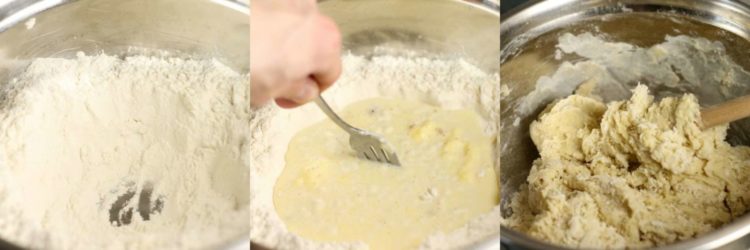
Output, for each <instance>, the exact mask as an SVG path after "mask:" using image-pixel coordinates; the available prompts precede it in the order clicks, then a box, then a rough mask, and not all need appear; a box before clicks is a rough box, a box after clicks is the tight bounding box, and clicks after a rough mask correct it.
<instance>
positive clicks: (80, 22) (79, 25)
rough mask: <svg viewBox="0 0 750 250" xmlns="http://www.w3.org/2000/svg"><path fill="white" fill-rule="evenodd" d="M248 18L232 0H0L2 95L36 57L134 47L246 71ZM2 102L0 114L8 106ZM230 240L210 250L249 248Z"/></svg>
mask: <svg viewBox="0 0 750 250" xmlns="http://www.w3.org/2000/svg"><path fill="white" fill-rule="evenodd" d="M249 12H250V11H249V8H248V6H247V5H246V4H243V3H240V2H238V1H230V0H211V1H209V0H127V1H121V0H78V1H67V0H10V1H0V90H2V89H3V86H4V85H5V84H4V83H6V82H8V80H9V79H10V78H11V77H13V75H14V74H16V73H18V71H20V70H22V69H23V68H24V67H25V66H26V65H27V64H28V62H29V61H30V60H32V59H34V58H37V57H65V58H70V57H74V56H75V54H76V52H78V51H83V52H85V53H86V54H97V53H100V52H105V53H108V54H114V55H127V54H132V53H141V52H142V51H140V52H139V51H133V50H131V49H130V48H131V47H132V46H136V47H140V48H147V49H159V50H166V51H169V52H171V53H172V54H173V55H174V56H189V57H199V58H217V59H219V60H221V61H222V62H223V63H225V64H226V65H228V66H230V67H232V68H233V69H234V70H236V71H238V72H248V71H249V21H250V20H249ZM32 19H33V21H31V20H32ZM32 22H34V23H33V25H32ZM27 24H28V25H27ZM6 91H7V90H6ZM3 98H4V97H3V96H2V95H0V108H2V107H3V106H4V105H8V103H7V99H3ZM248 223H249V222H248ZM228 237H231V236H228ZM233 238H234V240H232V241H231V242H227V243H226V244H225V246H216V248H231V249H248V248H249V240H248V233H243V234H241V235H236V236H235V237H233Z"/></svg>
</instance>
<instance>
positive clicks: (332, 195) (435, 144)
mask: <svg viewBox="0 0 750 250" xmlns="http://www.w3.org/2000/svg"><path fill="white" fill-rule="evenodd" d="M339 114H340V115H341V116H342V118H343V119H344V120H346V121H347V122H349V123H350V124H351V125H353V126H355V127H359V128H362V129H365V130H369V131H372V132H376V133H378V134H380V135H382V136H384V137H385V138H386V140H387V141H388V142H390V143H391V145H392V146H393V147H394V149H395V150H396V152H397V154H398V157H399V160H400V161H401V166H400V167H397V166H392V165H388V164H383V163H378V162H371V161H367V160H363V159H360V158H357V157H356V156H355V153H354V151H353V150H352V149H351V148H350V147H349V135H348V134H347V133H346V132H344V131H343V130H342V129H341V128H339V127H337V126H336V125H335V124H334V123H333V122H331V121H330V120H325V121H322V122H320V123H317V124H315V125H313V126H311V127H308V128H306V129H303V130H301V131H300V132H299V133H297V134H296V135H295V136H294V138H293V139H292V141H291V143H290V144H289V148H288V151H287V154H286V167H285V168H284V170H283V173H282V174H281V176H280V177H279V179H278V181H277V183H276V186H275V190H274V205H275V207H276V210H277V212H278V214H279V216H280V217H281V219H282V220H283V221H284V222H285V224H286V226H287V227H288V229H289V230H290V231H292V232H294V233H296V234H298V235H300V236H302V237H305V238H308V239H312V240H317V241H321V242H357V241H359V242H364V243H366V244H367V245H369V247H370V249H416V248H418V247H419V245H420V244H421V243H422V241H423V240H425V239H426V238H427V237H428V236H430V235H432V234H435V233H439V232H444V233H449V232H450V231H452V230H455V229H457V228H459V227H461V226H463V225H464V224H465V223H467V222H468V221H469V220H471V219H473V218H475V217H477V216H479V215H481V214H484V213H488V212H490V210H492V208H493V207H495V206H497V204H498V202H499V188H498V183H497V177H496V173H495V171H494V168H493V160H492V155H493V154H492V150H493V145H494V139H495V138H494V136H490V135H486V134H484V133H483V130H482V127H481V122H480V117H479V115H477V114H476V113H475V112H473V111H471V110H441V109H439V108H437V107H434V106H430V105H427V104H424V103H420V102H414V101H404V100H397V99H386V98H376V99H369V100H365V101H361V102H357V103H354V104H351V105H350V106H348V107H347V108H345V109H344V110H343V111H340V112H339Z"/></svg>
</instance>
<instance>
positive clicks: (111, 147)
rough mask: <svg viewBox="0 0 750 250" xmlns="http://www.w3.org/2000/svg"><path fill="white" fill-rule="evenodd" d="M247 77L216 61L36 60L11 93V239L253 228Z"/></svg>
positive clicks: (134, 244)
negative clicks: (248, 156) (250, 215)
mask: <svg viewBox="0 0 750 250" xmlns="http://www.w3.org/2000/svg"><path fill="white" fill-rule="evenodd" d="M247 83H248V77H247V76H246V75H241V74H238V73H236V72H234V71H232V70H231V69H229V68H228V67H226V66H224V65H222V64H220V63H218V62H217V61H214V60H186V59H176V58H168V59H162V58H154V57H143V56H134V57H127V58H117V57H112V56H107V55H99V56H85V55H82V54H79V55H78V57H77V58H75V59H56V58H46V59H36V60H34V61H33V62H32V63H31V64H30V66H28V68H27V69H26V70H25V71H24V72H23V73H22V74H20V75H19V76H18V77H17V78H15V79H13V80H12V81H11V82H9V83H5V84H6V85H5V86H3V89H5V90H6V91H5V92H4V93H3V94H2V96H0V100H2V102H0V103H3V105H2V106H0V237H1V238H3V239H6V240H9V241H11V242H13V243H16V244H19V245H22V246H26V247H31V248H44V249H50V248H52V249H126V248H127V249H187V248H196V247H211V246H217V245H219V244H222V243H224V242H227V241H229V240H232V239H239V238H241V237H243V236H244V237H246V235H247V234H246V233H247V232H248V231H249V229H248V227H249V225H248V223H247V221H248V220H249V218H248V216H249V212H248V209H249V206H248V203H249V200H248V199H249V194H248V192H249V190H248V189H249V187H248V183H247V181H248V179H249V176H248V174H249V162H248V161H247V157H246V156H244V154H245V153H244V152H248V151H249V150H248V149H247V145H248V143H247V141H248V139H249V130H248V120H249V116H250V112H249V105H248V103H249V99H248V98H249V95H248V89H247ZM7 90H13V91H7Z"/></svg>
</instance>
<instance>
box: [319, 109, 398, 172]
mask: <svg viewBox="0 0 750 250" xmlns="http://www.w3.org/2000/svg"><path fill="white" fill-rule="evenodd" d="M315 104H318V107H320V109H321V110H323V113H326V115H328V118H331V120H333V122H334V123H336V125H338V126H339V127H341V128H342V129H344V131H346V132H347V133H349V146H351V147H352V149H354V151H355V152H357V156H358V157H360V158H364V159H367V160H371V161H379V162H383V163H390V164H391V165H394V166H401V163H400V162H399V161H398V156H396V153H395V152H394V151H393V150H392V147H391V146H390V144H388V142H386V141H385V139H383V137H381V136H379V135H377V134H375V133H372V132H369V131H365V130H361V129H358V128H355V127H352V126H351V125H349V124H348V123H346V122H344V120H341V118H340V117H339V116H338V115H337V114H336V113H335V112H333V110H332V109H331V107H330V106H328V103H326V101H325V100H323V97H322V96H318V98H316V99H315Z"/></svg>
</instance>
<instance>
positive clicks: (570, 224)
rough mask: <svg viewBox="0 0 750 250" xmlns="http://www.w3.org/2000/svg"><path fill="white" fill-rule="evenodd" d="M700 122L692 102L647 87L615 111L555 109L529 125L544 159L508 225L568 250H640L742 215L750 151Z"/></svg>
mask: <svg viewBox="0 0 750 250" xmlns="http://www.w3.org/2000/svg"><path fill="white" fill-rule="evenodd" d="M699 119H700V107H699V105H698V103H697V101H696V98H695V97H694V96H693V95H685V96H682V97H675V98H664V99H662V100H660V101H655V100H654V98H653V97H652V96H650V95H649V94H648V89H647V88H646V87H645V86H638V87H637V88H636V89H635V90H634V91H633V96H632V97H631V99H630V100H627V101H618V102H612V103H609V104H607V105H605V104H604V103H602V102H600V101H597V100H595V99H592V98H589V97H585V96H580V95H573V96H570V97H568V98H565V99H562V100H560V101H557V102H556V103H553V104H551V105H550V106H548V108H547V109H546V110H545V111H544V112H543V113H542V114H541V115H540V117H539V119H538V120H537V121H535V122H534V123H532V125H531V128H530V130H531V137H532V139H533V141H534V144H536V146H537V148H538V149H539V152H540V155H541V157H540V158H539V159H537V160H536V161H535V162H534V163H533V166H532V169H531V172H530V175H529V177H528V179H527V180H528V183H527V185H526V186H524V187H522V188H521V191H520V193H518V194H516V196H515V197H514V198H513V200H512V202H511V208H512V211H513V214H512V216H511V217H510V218H509V219H508V220H507V221H505V222H504V223H505V224H507V225H509V226H510V227H512V228H514V229H516V230H519V231H523V232H526V233H528V234H530V235H532V236H534V237H537V238H540V239H543V240H546V241H549V242H553V243H557V244H562V245H566V246H570V247H582V248H592V249H602V248H642V247H649V246H655V245H665V244H668V243H671V242H674V241H678V240H684V239H689V238H693V237H695V236H697V235H700V234H703V233H706V232H708V231H711V230H713V229H716V228H718V227H720V226H721V225H723V224H725V223H727V222H729V221H731V220H732V219H734V218H737V217H739V216H741V215H743V214H744V213H745V212H746V211H747V208H748V204H747V202H748V201H750V197H749V195H750V192H748V185H750V182H749V181H748V173H750V169H748V159H750V148H748V147H744V146H737V147H732V146H731V145H729V144H728V143H727V142H725V141H724V139H725V137H726V130H727V126H726V125H724V126H719V127H715V128H711V129H707V130H701V128H700V127H699V123H700V120H699Z"/></svg>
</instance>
